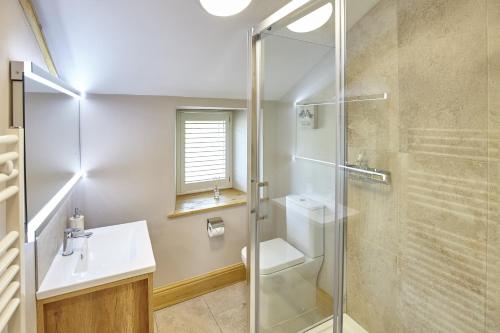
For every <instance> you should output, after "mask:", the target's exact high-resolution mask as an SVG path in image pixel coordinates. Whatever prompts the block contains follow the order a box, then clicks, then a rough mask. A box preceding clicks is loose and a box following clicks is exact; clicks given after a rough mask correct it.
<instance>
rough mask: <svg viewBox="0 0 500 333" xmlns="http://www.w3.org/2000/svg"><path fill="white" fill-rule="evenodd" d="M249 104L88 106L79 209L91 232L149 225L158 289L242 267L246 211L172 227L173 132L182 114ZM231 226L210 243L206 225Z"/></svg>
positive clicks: (91, 101)
mask: <svg viewBox="0 0 500 333" xmlns="http://www.w3.org/2000/svg"><path fill="white" fill-rule="evenodd" d="M245 104H246V102H245V101H239V100H217V99H196V98H182V97H160V96H130V95H127V96H126V95H89V96H87V98H86V99H84V100H83V102H82V167H83V169H84V171H86V172H87V178H86V179H83V180H82V181H81V182H80V189H81V193H82V196H81V206H82V207H81V208H82V209H83V211H84V214H85V216H86V223H87V226H88V227H99V226H106V225H112V224H118V223H125V222H131V221H135V220H147V221H148V226H149V230H150V236H151V241H152V244H153V250H154V254H155V259H156V264H157V271H156V273H155V275H154V284H155V286H156V287H158V286H163V285H166V284H169V283H172V282H175V281H179V280H182V279H186V278H190V277H193V276H195V275H199V274H203V273H206V272H209V271H212V270H215V269H217V268H221V267H224V266H227V265H231V264H234V263H237V262H240V261H241V259H240V250H241V248H242V247H244V246H245V245H246V244H245V243H246V229H247V227H246V207H245V206H240V207H235V208H231V209H225V210H221V211H219V212H214V213H209V214H200V215H193V216H188V217H183V218H177V219H168V218H167V215H168V214H169V213H170V212H172V211H173V209H174V207H175V126H176V121H175V120H176V108H177V107H180V106H200V107H203V106H206V107H234V108H241V107H245ZM212 216H221V217H222V218H223V219H224V221H225V222H226V234H225V236H224V238H223V239H213V240H209V239H208V237H207V233H206V218H207V217H212Z"/></svg>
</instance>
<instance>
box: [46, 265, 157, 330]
mask: <svg viewBox="0 0 500 333" xmlns="http://www.w3.org/2000/svg"><path fill="white" fill-rule="evenodd" d="M151 281H152V276H151V274H147V275H143V276H140V277H135V278H131V279H126V280H122V281H117V282H113V283H110V284H106V285H102V286H98V287H94V288H89V289H86V290H82V291H76V292H73V293H69V294H65V295H61V296H56V297H52V298H49V299H46V300H41V301H38V305H37V307H38V309H37V311H38V332H39V333H61V332H68V333H94V332H99V333H108V332H109V333H116V332H120V333H148V332H152V327H153V322H152V312H151V311H152V309H151V302H150V300H151V299H150V297H151V287H152V285H151Z"/></svg>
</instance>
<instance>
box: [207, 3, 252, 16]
mask: <svg viewBox="0 0 500 333" xmlns="http://www.w3.org/2000/svg"><path fill="white" fill-rule="evenodd" d="M250 2H252V0H200V3H201V6H202V7H203V8H204V9H205V10H206V11H207V12H209V13H210V14H212V15H215V16H231V15H236V14H238V13H239V12H241V11H242V10H243V9H245V8H247V7H248V5H249V4H250Z"/></svg>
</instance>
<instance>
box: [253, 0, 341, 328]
mask: <svg viewBox="0 0 500 333" xmlns="http://www.w3.org/2000/svg"><path fill="white" fill-rule="evenodd" d="M327 2H329V1H327V0H292V1H290V2H289V3H288V4H286V5H285V6H283V7H282V8H280V9H279V10H278V11H276V12H275V13H274V14H272V15H271V16H269V17H268V18H266V19H265V20H264V21H262V22H261V23H260V24H258V25H257V26H256V27H254V28H252V29H251V30H250V31H249V33H248V45H249V50H248V51H249V52H248V53H249V57H248V68H249V72H248V77H249V80H248V82H249V87H248V112H247V124H248V125H247V126H248V131H247V133H248V134H247V136H248V166H247V167H248V183H247V185H248V187H247V188H248V189H249V190H248V193H247V202H248V205H247V207H248V208H247V214H248V238H247V258H248V259H247V260H248V263H247V267H248V270H247V281H248V284H249V306H248V312H249V313H248V319H249V332H250V333H259V308H258V307H259V283H260V282H259V277H260V276H259V269H258V267H259V248H260V247H259V246H258V245H259V244H260V241H259V231H260V227H259V221H260V220H262V219H263V217H261V215H260V214H259V202H260V188H261V187H263V186H265V185H264V184H265V183H264V182H263V179H262V178H261V173H260V167H261V156H260V149H261V146H260V144H261V137H262V136H261V134H262V132H261V129H262V108H261V100H260V98H261V96H262V95H261V92H262V91H261V89H262V86H261V74H262V73H261V66H262V33H264V32H265V31H268V30H269V29H271V28H272V27H273V26H275V25H278V26H279V24H280V23H283V21H285V20H289V19H290V18H294V17H297V18H298V16H299V15H300V14H301V13H303V12H304V11H311V10H314V9H316V8H318V7H320V6H321V5H323V4H325V3H327ZM334 2H335V6H334V8H335V12H334V14H335V17H334V19H335V65H336V68H335V78H334V80H335V95H336V96H337V98H336V102H337V103H335V106H336V111H337V133H336V134H337V135H336V140H337V143H336V148H337V153H336V163H334V164H335V177H334V179H335V202H334V207H336V209H335V215H334V218H335V226H334V241H335V245H334V251H335V253H334V256H333V258H334V263H333V264H334V274H333V316H332V317H333V332H334V333H342V330H343V328H342V319H343V312H344V304H345V292H344V262H345V245H346V243H345V225H346V217H345V216H346V214H345V211H346V208H345V207H346V205H345V203H344V201H345V200H347V199H346V198H347V196H346V193H345V191H346V188H347V187H346V186H345V181H346V179H345V172H344V169H343V168H342V166H344V165H345V162H346V151H347V149H346V140H345V138H346V136H345V134H346V132H345V124H346V118H345V114H344V103H343V101H344V87H345V82H344V72H345V50H346V44H345V37H346V0H335V1H334Z"/></svg>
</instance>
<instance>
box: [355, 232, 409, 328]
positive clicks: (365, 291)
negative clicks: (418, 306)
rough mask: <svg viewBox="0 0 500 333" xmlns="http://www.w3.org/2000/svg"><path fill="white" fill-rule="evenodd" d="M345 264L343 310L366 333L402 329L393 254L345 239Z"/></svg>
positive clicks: (371, 245)
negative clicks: (344, 309) (364, 329)
mask: <svg viewBox="0 0 500 333" xmlns="http://www.w3.org/2000/svg"><path fill="white" fill-rule="evenodd" d="M346 267H347V282H346V283H347V285H346V290H347V304H346V308H347V313H348V314H349V315H350V316H351V317H352V318H353V319H354V320H356V321H357V322H358V323H359V324H360V325H361V326H363V327H365V328H366V329H367V330H368V331H369V332H370V333H377V332H381V333H382V332H384V333H386V332H402V330H401V327H400V316H399V311H398V310H399V307H398V302H399V288H398V287H399V280H398V272H397V257H396V255H394V254H392V253H391V252H388V251H385V250H384V249H383V248H381V247H379V246H377V245H375V244H373V243H371V242H368V241H365V242H362V243H360V244H355V245H354V244H350V243H349V241H348V243H347V263H346Z"/></svg>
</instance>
